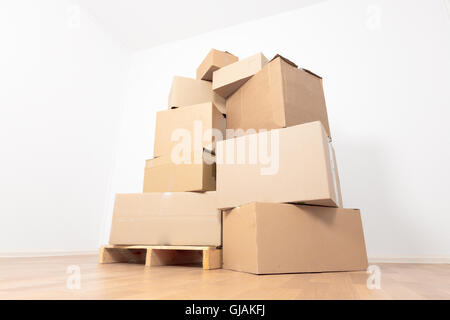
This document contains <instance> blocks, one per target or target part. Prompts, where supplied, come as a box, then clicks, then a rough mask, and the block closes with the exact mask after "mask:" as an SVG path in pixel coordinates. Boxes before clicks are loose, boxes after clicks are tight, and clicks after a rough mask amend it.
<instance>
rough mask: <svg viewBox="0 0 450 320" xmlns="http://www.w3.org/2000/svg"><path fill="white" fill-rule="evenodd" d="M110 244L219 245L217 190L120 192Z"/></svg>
mask: <svg viewBox="0 0 450 320" xmlns="http://www.w3.org/2000/svg"><path fill="white" fill-rule="evenodd" d="M110 243H111V244H116V245H208V246H219V245H220V244H221V217H220V212H219V211H218V210H217V204H216V193H215V192H206V193H196V192H174V193H168V192H165V193H143V194H117V195H116V201H115V204H114V214H113V220H112V226H111V236H110Z"/></svg>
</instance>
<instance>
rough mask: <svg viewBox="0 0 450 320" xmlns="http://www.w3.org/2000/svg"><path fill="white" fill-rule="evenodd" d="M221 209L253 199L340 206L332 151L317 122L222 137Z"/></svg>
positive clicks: (218, 156) (218, 152) (219, 169)
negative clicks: (235, 136)
mask: <svg viewBox="0 0 450 320" xmlns="http://www.w3.org/2000/svg"><path fill="white" fill-rule="evenodd" d="M216 163H217V194H218V203H219V208H222V209H225V208H232V207H237V206H240V205H243V204H247V203H250V202H253V201H260V202H292V203H302V204H312V205H322V206H330V207H340V206H342V198H341V192H340V186H339V178H338V172H337V168H336V161H335V157H334V150H333V148H332V146H331V144H330V142H329V139H328V137H327V134H326V132H325V130H324V128H323V126H322V124H321V123H320V122H319V121H315V122H310V123H306V124H302V125H297V126H293V127H288V128H283V129H274V130H271V131H267V132H260V133H257V134H248V135H244V136H241V137H238V138H233V139H227V140H223V141H219V142H218V143H217V145H216Z"/></svg>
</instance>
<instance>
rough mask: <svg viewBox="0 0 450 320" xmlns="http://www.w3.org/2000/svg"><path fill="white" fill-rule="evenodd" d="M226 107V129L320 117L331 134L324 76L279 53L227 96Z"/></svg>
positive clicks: (286, 124) (275, 125) (273, 126)
mask: <svg viewBox="0 0 450 320" xmlns="http://www.w3.org/2000/svg"><path fill="white" fill-rule="evenodd" d="M221 70H223V69H221ZM213 88H214V83H213ZM226 109H227V110H226V111H227V129H239V128H240V129H244V130H247V129H250V128H253V129H256V130H259V129H276V128H284V127H289V126H294V125H297V124H302V123H307V122H312V121H321V122H322V124H323V126H324V127H325V130H326V132H327V134H328V136H329V137H331V134H330V127H329V124H328V115H327V108H326V105H325V96H324V92H323V86H322V78H320V77H319V76H317V75H315V74H313V73H311V72H310V71H307V70H304V69H298V68H297V65H295V64H294V63H292V62H291V61H289V60H287V59H285V58H283V57H281V56H278V55H277V56H275V58H274V59H272V60H271V61H270V62H269V63H268V64H267V65H266V66H265V67H264V68H263V69H262V70H261V71H260V72H258V73H257V74H255V75H254V76H253V77H252V78H251V79H249V80H248V81H247V82H246V83H245V84H244V85H242V87H241V88H239V90H237V91H236V92H235V93H234V94H233V95H232V96H230V97H229V98H228V99H227V101H226Z"/></svg>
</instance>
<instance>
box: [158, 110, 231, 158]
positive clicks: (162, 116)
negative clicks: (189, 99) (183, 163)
mask: <svg viewBox="0 0 450 320" xmlns="http://www.w3.org/2000/svg"><path fill="white" fill-rule="evenodd" d="M225 127H226V120H225V117H224V116H223V114H222V113H221V112H220V111H219V110H218V109H217V108H216V107H215V106H214V104H213V103H211V102H207V103H202V104H196V105H193V106H187V107H184V108H177V109H171V110H164V111H159V112H157V113H156V132H155V144H154V152H153V155H154V156H155V157H159V156H166V155H167V156H168V155H171V153H172V152H175V151H176V149H177V148H176V146H177V145H180V144H181V143H188V142H189V145H190V146H191V147H192V148H193V149H202V148H204V149H206V150H209V151H214V149H215V142H216V141H215V139H219V140H222V138H223V137H224V135H225ZM213 129H216V130H218V132H219V133H220V134H219V135H216V136H214V132H213ZM172 138H174V140H172Z"/></svg>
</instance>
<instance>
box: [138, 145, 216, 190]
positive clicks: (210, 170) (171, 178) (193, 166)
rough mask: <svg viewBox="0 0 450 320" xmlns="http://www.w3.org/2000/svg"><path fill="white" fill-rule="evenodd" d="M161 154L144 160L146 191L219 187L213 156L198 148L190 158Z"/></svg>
mask: <svg viewBox="0 0 450 320" xmlns="http://www.w3.org/2000/svg"><path fill="white" fill-rule="evenodd" d="M179 156H180V157H181V158H177V159H174V155H172V156H170V155H169V156H161V157H156V158H153V159H149V160H147V161H146V163H145V172H144V188H143V192H187V191H214V190H216V164H215V163H214V156H213V155H212V154H211V153H209V152H207V151H205V150H199V151H198V150H197V151H194V152H192V153H190V154H189V155H187V156H188V157H187V159H183V157H184V155H183V154H180V155H179Z"/></svg>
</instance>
